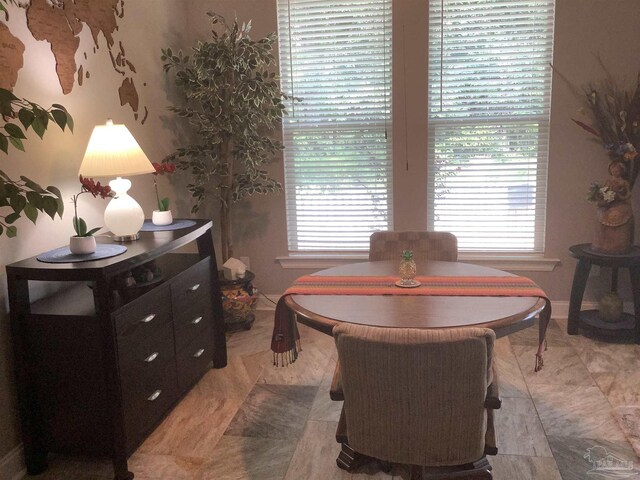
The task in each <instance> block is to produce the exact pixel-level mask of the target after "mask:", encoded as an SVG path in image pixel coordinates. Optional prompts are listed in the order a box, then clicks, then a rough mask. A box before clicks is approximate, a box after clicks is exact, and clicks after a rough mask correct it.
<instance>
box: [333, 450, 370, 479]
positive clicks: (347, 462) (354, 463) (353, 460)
mask: <svg viewBox="0 0 640 480" xmlns="http://www.w3.org/2000/svg"><path fill="white" fill-rule="evenodd" d="M372 460H373V459H372V458H371V457H368V456H367V455H363V454H361V453H358V452H356V451H355V450H354V449H353V448H351V447H350V446H349V444H348V443H343V444H342V449H341V450H340V453H339V454H338V458H336V463H337V464H338V467H340V468H341V469H343V470H346V471H347V472H351V471H352V470H355V469H356V468H358V467H361V466H362V465H365V464H367V463H369V462H371V461H372Z"/></svg>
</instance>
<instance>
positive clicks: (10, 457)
mask: <svg viewBox="0 0 640 480" xmlns="http://www.w3.org/2000/svg"><path fill="white" fill-rule="evenodd" d="M26 475H27V469H26V468H25V466H24V451H23V449H22V444H20V445H18V446H17V447H16V448H14V449H13V450H11V451H10V452H9V453H7V454H6V455H5V456H4V458H1V459H0V478H6V479H7V480H20V479H21V478H24V477H25V476H26Z"/></svg>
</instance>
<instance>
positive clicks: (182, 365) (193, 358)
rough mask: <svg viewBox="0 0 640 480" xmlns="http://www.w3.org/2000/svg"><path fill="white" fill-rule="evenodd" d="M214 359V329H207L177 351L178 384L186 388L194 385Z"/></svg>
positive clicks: (181, 387)
mask: <svg viewBox="0 0 640 480" xmlns="http://www.w3.org/2000/svg"><path fill="white" fill-rule="evenodd" d="M212 361H213V330H212V329H207V330H206V331H204V332H202V335H200V336H198V337H197V338H195V339H194V340H193V341H192V342H191V343H189V344H188V345H187V346H186V347H185V348H183V349H182V350H181V351H179V352H177V353H176V363H177V366H178V385H179V386H180V389H181V390H184V389H186V388H188V387H190V386H191V385H193V384H194V383H195V382H196V381H197V380H198V379H199V378H200V377H201V376H202V375H203V374H204V373H205V372H206V371H207V370H208V368H209V364H210V363H211V362H212Z"/></svg>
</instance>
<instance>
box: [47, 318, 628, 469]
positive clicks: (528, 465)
mask: <svg viewBox="0 0 640 480" xmlns="http://www.w3.org/2000/svg"><path fill="white" fill-rule="evenodd" d="M272 318H273V312H272V311H260V312H258V315H257V320H256V322H255V324H254V326H253V328H252V329H251V330H249V331H246V332H239V333H234V334H232V335H230V336H229V338H228V348H229V364H228V366H227V367H226V368H224V369H220V370H211V371H210V372H208V373H207V374H206V375H205V376H204V378H203V379H202V380H201V381H200V382H199V383H198V384H197V385H196V386H195V387H194V389H193V390H192V391H191V392H190V393H189V394H188V395H187V396H186V397H185V398H184V399H183V400H182V401H181V402H180V403H179V404H178V406H177V407H176V408H175V409H174V410H173V412H172V413H171V414H170V415H169V416H168V417H167V418H166V419H165V420H164V422H163V423H162V424H161V425H160V426H159V427H158V428H157V429H156V431H155V432H154V433H153V434H152V435H151V436H150V437H149V438H148V439H147V441H146V442H145V443H144V444H143V445H142V446H141V447H140V448H139V449H138V450H137V451H136V452H135V453H134V455H133V456H132V457H131V458H130V460H129V467H130V470H131V471H133V472H134V473H135V477H136V479H140V480H182V479H184V480H242V479H247V480H272V479H273V480H282V479H284V480H313V479H317V480H328V479H352V478H353V479H385V478H386V479H396V480H399V479H405V480H406V479H407V478H408V473H407V469H406V468H404V467H401V466H394V467H393V469H392V471H391V474H385V473H383V472H381V471H378V470H377V468H376V467H375V466H370V467H367V468H365V469H364V470H361V471H359V472H358V473H354V474H348V473H346V472H344V471H342V470H340V469H338V468H337V466H336V464H335V457H336V455H337V454H338V451H339V445H338V444H337V443H336V442H335V438H334V433H335V429H336V425H337V420H338V415H339V411H340V404H338V403H336V402H331V401H330V400H329V394H328V390H329V385H330V382H331V375H332V373H333V368H334V366H335V349H334V346H333V340H332V339H331V338H330V337H328V336H325V335H322V334H320V333H318V332H315V331H313V330H311V329H308V328H306V327H301V335H302V341H303V352H302V354H301V356H300V358H299V359H298V361H297V362H296V363H295V364H294V365H293V366H290V367H288V368H277V367H274V366H273V365H272V357H271V352H270V350H269V342H270V337H271V327H272ZM536 339H537V329H536V328H530V329H528V330H524V331H522V332H518V333H517V334H514V335H511V336H510V337H508V338H502V339H500V340H499V341H498V344H497V347H496V354H497V363H498V369H499V374H500V381H501V386H502V391H501V392H502V396H503V406H502V409H500V410H499V411H498V412H497V415H496V423H497V435H498V447H499V451H500V454H499V455H498V456H496V457H490V458H489V460H490V462H491V464H492V465H493V472H494V478H495V479H497V480H529V479H532V480H533V479H535V480H557V479H563V480H585V479H591V478H593V479H605V480H606V479H607V478H627V479H640V469H638V470H636V469H632V470H625V471H622V472H619V471H618V472H617V473H618V475H620V474H622V476H617V477H613V476H610V474H611V473H612V472H610V471H605V470H602V469H598V468H597V467H596V466H595V464H594V463H590V462H589V460H591V461H594V460H595V459H596V458H599V457H598V456H599V455H602V454H603V453H604V454H611V455H614V456H616V457H618V458H620V459H622V460H625V461H628V462H633V465H635V466H636V467H640V459H639V458H637V457H636V455H635V454H634V452H633V450H632V449H631V448H630V446H629V445H628V443H627V441H626V440H625V438H624V436H623V434H622V432H621V431H620V430H619V428H618V426H617V424H616V423H615V421H614V420H613V417H612V415H611V410H612V407H613V406H616V405H621V404H629V403H635V404H638V403H639V402H640V374H639V373H638V371H637V367H638V365H640V346H636V345H620V344H609V343H604V342H600V341H596V340H592V339H589V338H586V337H583V336H568V335H567V334H566V320H564V321H563V320H559V321H555V320H554V321H553V322H552V324H551V325H550V330H549V335H548V343H549V349H548V351H547V352H546V355H545V367H544V369H543V370H542V371H541V372H539V373H534V372H533V363H534V353H535V349H536V345H535V344H536ZM35 478H38V479H39V480H50V479H65V480H66V479H73V480H76V479H78V480H88V479H96V480H103V479H106V478H112V470H111V465H110V463H109V462H108V461H95V460H85V459H75V458H67V457H56V458H52V460H51V467H50V468H49V470H48V471H47V472H46V473H45V474H43V475H40V476H38V477H35Z"/></svg>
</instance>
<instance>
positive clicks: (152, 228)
mask: <svg viewBox="0 0 640 480" xmlns="http://www.w3.org/2000/svg"><path fill="white" fill-rule="evenodd" d="M195 224H196V222H194V221H193V220H184V219H183V220H174V221H173V223H170V224H169V225H154V224H153V222H152V221H151V220H145V221H144V224H143V225H142V228H141V229H140V231H141V232H164V231H167V230H180V229H181V228H189V227H193V226H194V225H195Z"/></svg>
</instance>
